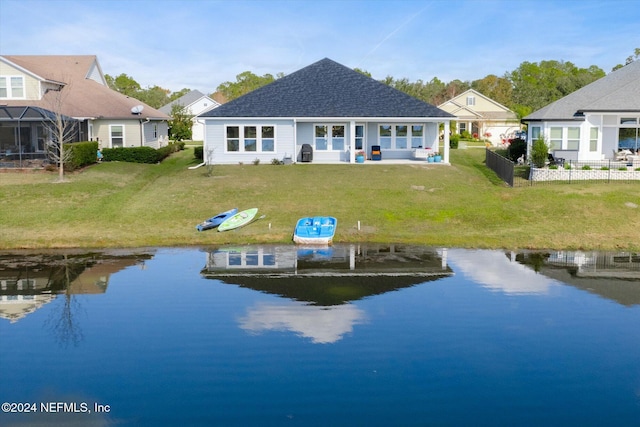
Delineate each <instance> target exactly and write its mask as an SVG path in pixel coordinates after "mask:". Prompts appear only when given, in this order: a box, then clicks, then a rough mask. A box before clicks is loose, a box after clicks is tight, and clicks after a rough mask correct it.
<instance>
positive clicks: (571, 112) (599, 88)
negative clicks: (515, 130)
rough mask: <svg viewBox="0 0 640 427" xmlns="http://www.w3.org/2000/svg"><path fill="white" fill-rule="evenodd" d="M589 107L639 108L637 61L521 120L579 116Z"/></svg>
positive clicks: (606, 109)
mask: <svg viewBox="0 0 640 427" xmlns="http://www.w3.org/2000/svg"><path fill="white" fill-rule="evenodd" d="M589 111H602V112H637V111H640V61H634V62H632V63H630V64H627V65H625V66H624V67H622V68H620V69H618V70H616V71H614V72H612V73H610V74H608V75H606V76H604V77H603V78H601V79H598V80H596V81H595V82H593V83H590V84H588V85H587V86H584V87H582V88H580V89H578V90H577V91H575V92H573V93H570V94H569V95H567V96H565V97H564V98H561V99H559V100H557V101H556V102H553V103H551V104H549V105H547V106H546V107H543V108H541V109H539V110H538V111H535V112H533V113H531V114H529V115H528V116H526V117H525V118H524V119H522V120H523V121H539V120H576V119H580V120H582V119H583V117H581V116H580V113H581V112H589Z"/></svg>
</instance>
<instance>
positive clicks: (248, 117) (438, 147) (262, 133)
mask: <svg viewBox="0 0 640 427" xmlns="http://www.w3.org/2000/svg"><path fill="white" fill-rule="evenodd" d="M198 117H199V119H201V120H203V121H204V122H205V135H204V152H205V161H207V160H209V161H210V163H213V164H234V163H250V162H253V161H255V160H256V159H258V160H259V161H261V162H266V163H270V162H271V161H272V160H273V159H278V160H283V159H284V158H288V157H290V158H291V159H292V160H293V161H294V162H296V161H303V160H304V159H303V156H302V155H301V151H302V148H303V146H305V147H307V149H309V147H310V148H311V150H312V155H311V156H309V157H308V158H311V159H312V162H314V163H340V162H348V163H354V162H355V154H356V152H358V151H364V152H365V153H366V155H367V157H371V151H372V147H380V151H381V158H382V160H385V159H411V158H413V157H414V156H415V153H416V151H417V150H421V151H422V152H424V151H428V152H440V153H441V154H442V155H443V161H444V162H445V163H448V161H449V125H450V122H451V120H455V116H453V115H451V114H449V113H447V112H445V111H443V110H441V109H439V108H437V107H435V106H433V105H431V104H428V103H426V102H423V101H420V100H418V99H416V98H413V97H411V96H409V95H407V94H405V93H403V92H400V91H398V90H397V89H394V88H392V87H390V86H387V85H385V84H383V83H381V82H379V81H377V80H374V79H372V78H370V77H368V76H366V75H364V74H362V73H359V72H357V71H354V70H352V69H350V68H347V67H345V66H343V65H341V64H338V63H337V62H334V61H332V60H330V59H327V58H325V59H322V60H320V61H318V62H316V63H314V64H311V65H309V66H307V67H305V68H302V69H300V70H298V71H296V72H294V73H292V74H289V75H287V76H285V77H282V78H280V79H278V80H276V81H275V82H273V83H270V84H268V85H266V86H263V87H261V88H259V89H256V90H254V91H252V92H250V93H248V94H246V95H244V96H241V97H239V98H237V99H235V100H232V101H230V102H228V103H226V104H223V105H221V106H220V107H217V108H215V109H213V110H210V111H207V112H205V113H203V114H201V115H199V116H198ZM440 125H443V128H444V137H443V141H440V138H439V135H440V132H439V128H440ZM207 153H212V156H211V157H210V158H209V156H208V155H207Z"/></svg>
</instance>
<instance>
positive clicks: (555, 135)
mask: <svg viewBox="0 0 640 427" xmlns="http://www.w3.org/2000/svg"><path fill="white" fill-rule="evenodd" d="M549 145H550V147H549V148H551V149H552V150H562V128H560V127H552V128H550V129H549Z"/></svg>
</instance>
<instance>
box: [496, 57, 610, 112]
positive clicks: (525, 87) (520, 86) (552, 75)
mask: <svg viewBox="0 0 640 427" xmlns="http://www.w3.org/2000/svg"><path fill="white" fill-rule="evenodd" d="M604 75H605V72H604V71H602V69H600V68H599V67H596V66H591V67H589V68H587V69H584V68H577V67H576V66H575V65H574V64H572V63H571V62H564V61H541V62H540V63H535V62H534V63H532V62H526V61H525V62H523V63H522V64H520V66H519V67H518V68H517V69H516V70H514V71H512V72H511V73H507V74H506V75H505V78H506V79H508V80H509V81H510V82H511V84H512V85H513V99H512V104H511V106H512V107H513V106H527V107H530V108H531V109H532V110H538V109H540V108H542V107H544V106H545V105H548V104H550V103H552V102H554V101H557V100H558V99H560V98H562V97H564V96H566V95H568V94H570V93H572V92H574V91H576V90H578V89H580V88H581V87H583V86H586V85H588V84H589V83H591V82H594V81H596V80H597V79H599V78H601V77H604Z"/></svg>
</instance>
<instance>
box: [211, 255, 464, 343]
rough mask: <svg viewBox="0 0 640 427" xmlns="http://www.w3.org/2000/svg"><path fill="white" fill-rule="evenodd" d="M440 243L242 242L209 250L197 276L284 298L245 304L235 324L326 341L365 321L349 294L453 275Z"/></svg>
mask: <svg viewBox="0 0 640 427" xmlns="http://www.w3.org/2000/svg"><path fill="white" fill-rule="evenodd" d="M446 253H447V252H446V250H441V251H436V250H434V249H431V248H424V247H412V246H400V245H366V246H365V245H335V246H331V247H307V248H305V247H299V246H293V245H286V246H246V247H239V248H222V249H219V250H216V251H213V252H210V253H209V254H208V256H207V265H206V266H205V268H204V269H203V270H202V275H203V276H204V277H207V278H211V279H217V280H220V281H222V282H225V283H229V284H235V285H238V286H241V287H246V288H251V289H254V290H257V291H260V292H266V293H269V294H273V295H279V296H282V297H285V298H286V299H285V300H283V301H277V302H275V301H270V302H260V303H258V304H256V305H254V306H252V307H248V308H247V313H246V314H245V315H244V316H242V317H241V318H240V319H238V323H239V327H240V328H242V329H243V330H246V331H247V332H250V333H253V334H258V333H262V332H265V331H273V330H287V331H291V332H293V333H295V334H296V335H299V336H302V337H304V338H308V339H310V340H311V342H313V343H314V344H329V343H333V342H336V341H338V340H340V339H342V338H343V337H344V336H345V334H348V333H350V332H352V331H353V328H354V326H355V325H357V324H360V323H364V322H365V321H366V318H367V316H366V314H365V312H364V311H363V310H362V308H360V307H358V306H356V305H355V304H353V303H352V301H355V300H359V299H361V298H365V297H368V296H372V295H378V294H383V293H386V292H391V291H395V290H398V289H400V288H404V287H409V286H414V285H416V284H419V283H424V282H428V281H433V280H438V279H440V278H442V277H447V276H449V275H452V274H453V272H452V270H451V269H450V268H449V267H448V266H447V262H446Z"/></svg>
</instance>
